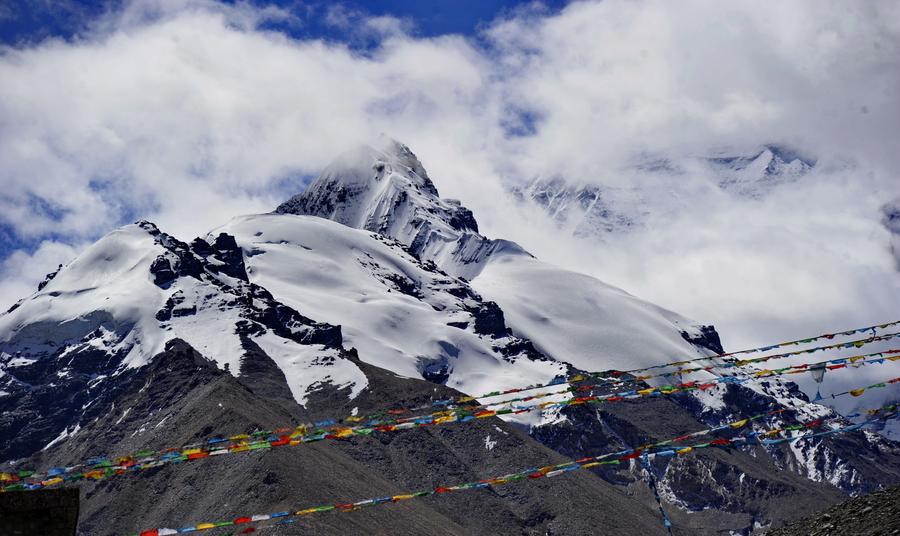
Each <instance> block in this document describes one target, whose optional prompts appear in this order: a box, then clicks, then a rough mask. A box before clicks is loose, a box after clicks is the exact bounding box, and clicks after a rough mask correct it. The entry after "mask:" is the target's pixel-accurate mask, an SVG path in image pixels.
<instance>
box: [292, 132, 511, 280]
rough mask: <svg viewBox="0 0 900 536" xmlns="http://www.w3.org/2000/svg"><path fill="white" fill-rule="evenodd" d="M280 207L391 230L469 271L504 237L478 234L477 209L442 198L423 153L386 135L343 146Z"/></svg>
mask: <svg viewBox="0 0 900 536" xmlns="http://www.w3.org/2000/svg"><path fill="white" fill-rule="evenodd" d="M275 212H276V213H278V214H297V215H309V216H318V217H321V218H327V219H330V220H334V221H336V222H338V223H341V224H343V225H346V226H348V227H354V228H357V229H365V230H368V231H372V232H375V233H378V234H381V235H384V236H388V237H391V238H393V239H395V240H397V241H399V242H401V243H402V244H403V245H405V246H407V247H408V248H409V249H410V250H411V251H412V252H413V253H414V254H416V255H417V256H418V257H419V258H421V259H423V260H431V261H433V262H435V263H436V264H437V265H438V266H440V267H441V268H442V269H444V270H445V271H447V272H450V273H452V274H454V275H458V276H464V277H467V278H471V277H473V276H474V275H475V274H476V273H477V272H478V270H479V266H480V264H481V261H482V260H484V259H485V258H486V257H487V255H489V254H490V253H491V252H492V251H494V250H496V249H497V246H498V244H500V242H501V241H495V240H489V239H487V238H485V237H483V236H481V235H480V234H478V223H477V222H476V221H475V217H474V216H473V215H472V211H471V210H469V209H468V208H466V207H464V206H462V204H460V202H459V201H457V200H455V199H442V198H441V197H440V195H439V194H438V191H437V188H436V187H435V185H434V183H433V182H432V180H431V178H430V177H429V176H428V172H427V171H425V168H424V166H422V163H421V162H420V161H419V159H418V157H416V155H415V154H414V153H413V152H412V151H411V150H410V149H409V147H407V146H406V145H404V144H402V143H400V142H398V141H396V140H393V139H391V138H388V137H386V136H382V137H381V138H379V139H378V140H377V141H376V142H375V143H373V144H372V145H360V146H358V147H356V148H354V149H351V150H349V151H347V152H345V153H342V154H341V155H340V156H338V157H337V158H336V159H335V160H334V161H333V162H332V163H331V164H329V165H328V166H327V167H326V168H325V169H324V170H323V171H322V173H321V174H320V175H319V176H318V177H317V178H316V179H315V180H314V181H313V182H312V183H311V184H310V185H309V187H308V188H307V189H306V190H304V191H303V192H302V193H300V194H297V195H295V196H293V197H292V198H290V199H289V200H287V201H285V202H284V203H282V204H281V205H280V206H279V207H278V208H276V209H275ZM510 245H511V244H509V243H507V242H503V246H504V248H503V249H504V250H507V251H509V250H510V249H516V250H519V251H521V248H518V246H516V247H515V248H509V247H506V246H510Z"/></svg>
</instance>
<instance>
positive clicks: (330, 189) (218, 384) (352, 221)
mask: <svg viewBox="0 0 900 536" xmlns="http://www.w3.org/2000/svg"><path fill="white" fill-rule="evenodd" d="M721 352H722V348H721V343H720V341H719V337H718V334H717V333H716V332H715V329H714V328H712V327H711V326H702V325H700V324H698V323H696V322H694V321H691V320H688V319H686V318H684V317H682V316H680V315H678V314H676V313H673V312H671V311H667V310H665V309H663V308H660V307H658V306H655V305H653V304H651V303H648V302H646V301H644V300H641V299H639V298H637V297H635V296H632V295H630V294H628V293H627V292H625V291H623V290H621V289H618V288H615V287H612V286H609V285H606V284H604V283H603V282H601V281H598V280H596V279H594V278H591V277H588V276H585V275H582V274H578V273H574V272H571V271H567V270H563V269H560V268H557V267H555V266H552V265H550V264H547V263H545V262H542V261H541V260H539V259H536V258H535V257H533V256H532V255H530V254H529V253H528V252H526V251H525V250H524V249H523V248H521V247H520V246H518V245H517V244H515V243H512V242H509V241H505V240H502V239H490V238H487V237H485V236H483V235H481V234H480V233H479V230H478V226H477V223H476V221H475V217H474V215H473V214H472V213H471V212H470V211H469V210H468V209H466V208H465V207H463V206H461V205H460V204H459V203H458V202H454V201H450V200H446V199H442V198H440V196H439V194H438V190H437V188H436V186H435V185H434V183H433V182H432V180H431V179H430V178H429V177H428V175H427V173H426V171H425V169H424V167H423V166H422V164H421V163H420V162H419V161H418V159H417V158H416V157H415V155H414V154H413V153H412V152H411V151H410V150H409V148H407V147H406V146H404V145H402V144H400V143H397V142H395V141H392V140H380V141H379V142H378V143H377V144H376V145H375V146H363V147H359V148H357V149H355V150H353V151H350V152H348V153H346V154H344V155H342V156H341V157H339V158H338V159H337V160H336V161H335V163H333V164H332V165H330V166H328V168H326V169H325V170H324V171H323V173H322V174H321V175H320V176H319V177H318V178H317V179H316V180H315V181H314V182H313V183H312V184H310V186H309V187H308V188H307V189H306V190H305V191H303V192H301V193H300V194H298V195H296V196H294V197H293V198H291V199H290V200H289V201H288V202H286V203H284V204H283V205H281V206H280V207H278V209H277V210H276V211H275V212H274V213H271V214H263V215H251V216H243V217H239V218H236V219H234V220H232V221H230V222H228V223H225V224H224V225H223V226H222V227H219V228H217V229H215V230H213V231H211V232H210V233H209V234H208V235H206V236H205V237H203V238H198V239H195V240H193V241H192V242H190V243H187V242H182V241H180V240H178V239H176V238H175V237H172V236H170V235H168V234H166V233H165V232H163V231H161V230H160V229H158V228H157V227H156V226H155V225H153V224H151V223H149V222H139V223H137V224H133V225H128V226H125V227H122V228H120V229H117V230H115V231H113V232H112V233H110V234H108V235H106V236H105V237H103V238H101V239H100V240H98V241H97V242H96V243H95V244H94V245H93V246H91V247H90V248H88V249H87V250H86V251H84V252H83V253H82V254H81V255H80V256H79V257H78V258H77V259H75V260H73V261H72V262H71V263H69V264H68V265H66V266H63V267H61V268H60V269H59V270H58V271H56V272H54V273H53V274H50V275H48V277H47V279H46V280H45V281H44V282H42V283H41V285H40V287H39V288H38V289H37V291H36V292H35V293H34V294H32V295H31V296H28V297H25V298H23V299H22V300H21V301H20V302H18V303H17V304H16V305H15V306H14V307H12V308H11V309H10V310H9V311H8V312H6V313H5V314H3V315H0V435H2V436H3V437H6V438H11V439H10V440H8V441H4V442H3V444H2V445H0V459H3V460H7V461H8V462H11V463H13V464H14V466H16V467H21V466H23V464H24V465H39V466H49V465H64V464H71V463H74V462H76V461H80V460H81V459H84V458H86V457H89V456H91V455H96V454H100V453H106V454H115V453H123V452H128V451H132V450H137V449H141V448H148V447H149V448H162V447H166V446H173V445H179V444H187V443H190V442H193V441H197V440H199V439H203V438H206V437H208V436H209V435H210V434H214V433H226V434H227V433H237V432H246V431H248V430H251V429H254V428H259V427H263V428H264V427H275V426H283V425H285V424H288V423H295V422H299V421H306V420H310V419H317V418H320V417H334V416H340V415H346V414H347V413H350V412H353V413H354V414H362V413H365V412H369V411H374V410H379V409H384V408H386V407H390V406H395V405H402V404H414V403H422V402H427V401H429V400H434V399H439V398H446V397H447V396H451V395H453V394H455V393H459V392H464V393H468V394H480V393H482V392H485V391H490V390H494V389H502V388H508V387H519V386H524V385H528V384H535V383H545V382H549V381H551V380H553V379H556V378H559V377H560V376H563V375H565V374H568V373H570V372H572V371H574V370H592V371H593V370H607V369H618V370H623V369H631V368H636V367H642V366H648V365H654V364H659V363H665V362H670V361H673V360H680V359H685V358H690V357H696V356H701V355H711V354H713V353H721ZM775 408H792V409H791V410H790V412H787V413H785V414H784V415H783V416H779V417H778V419H779V420H778V421H776V422H773V423H772V424H777V423H778V422H781V423H785V424H790V423H796V422H798V420H802V419H805V418H810V417H817V416H828V417H832V418H834V417H835V415H834V414H833V413H831V412H830V411H829V410H827V408H824V407H821V406H815V405H807V404H806V403H805V399H804V397H803V395H802V393H799V392H798V391H796V389H793V388H792V384H787V383H783V382H779V381H771V382H767V383H766V384H764V385H760V386H756V387H754V388H746V387H740V386H736V385H723V386H721V388H717V389H715V390H712V391H707V392H705V393H701V394H698V395H690V394H685V395H684V396H681V397H671V398H661V399H653V400H638V401H636V402H635V403H633V404H631V403H623V404H616V405H610V406H608V407H604V408H603V409H602V411H601V410H597V409H595V408H593V407H587V406H579V407H571V408H568V409H566V410H563V411H561V412H557V413H556V414H554V415H551V416H550V417H551V418H547V419H544V420H535V421H531V422H530V424H532V425H533V426H530V427H526V428H523V427H516V426H512V425H511V424H510V423H507V422H502V421H500V420H497V419H490V420H485V421H483V422H479V423H477V425H473V426H472V427H468V428H467V427H465V426H462V425H460V426H458V427H434V428H431V429H422V430H415V431H410V432H409V433H404V434H395V435H390V434H385V435H378V434H375V435H373V436H372V437H354V438H352V439H350V440H347V441H340V442H332V443H331V444H330V445H326V446H318V445H311V446H308V447H298V448H304V449H306V450H304V456H293V455H291V454H290V452H287V453H286V452H284V451H279V452H272V453H269V454H267V455H265V456H257V457H250V456H247V457H237V461H234V462H229V463H233V464H234V465H222V464H219V463H220V462H218V461H209V462H203V463H207V464H208V465H206V466H204V465H202V463H198V464H195V465H190V464H189V466H188V467H187V468H186V469H178V468H172V467H164V468H162V469H160V470H158V471H147V472H146V473H145V472H142V473H141V474H140V475H135V476H133V477H130V478H125V477H123V478H122V479H120V480H117V481H115V483H112V482H113V481H110V483H109V484H107V483H106V482H100V483H97V484H93V483H89V484H85V485H86V486H92V487H91V492H90V493H89V494H87V496H86V499H85V503H86V505H85V515H84V516H83V520H84V521H83V528H82V532H83V533H85V534H96V533H108V532H111V531H112V530H118V528H121V526H123V525H124V526H125V528H131V529H136V528H139V527H140V526H141V525H144V523H147V524H152V523H157V524H162V523H165V522H167V521H169V520H171V519H172V518H173V517H177V518H180V519H196V518H197V517H206V516H216V517H221V516H228V515H230V514H231V513H233V511H234V510H233V509H234V507H235V506H234V505H235V503H238V506H241V507H242V508H243V507H247V508H250V507H252V508H261V509H262V508H265V509H269V508H271V507H273V506H274V507H276V508H278V506H277V505H281V506H284V507H285V508H287V507H293V506H297V504H296V502H297V501H298V500H300V499H302V500H303V501H309V502H317V501H325V500H334V499H335V498H336V497H337V498H340V497H358V496H368V495H372V494H381V495H384V494H386V493H392V492H395V491H396V490H397V489H417V488H421V487H422V486H431V485H433V484H434V483H435V482H443V481H451V482H452V481H461V480H465V479H466V478H481V477H483V476H484V475H485V474H494V473H502V472H504V471H508V470H511V469H516V468H520V467H519V466H520V465H526V466H527V465H530V464H533V465H542V464H544V463H546V462H547V460H553V459H561V458H560V455H559V453H562V454H564V455H567V456H576V455H587V454H591V453H595V454H599V453H601V452H606V451H609V450H615V449H617V448H622V447H625V446H629V445H631V446H634V445H637V444H643V443H646V442H649V441H650V440H661V439H664V438H665V437H668V436H671V435H676V434H679V433H683V432H686V431H689V430H690V429H698V428H703V427H706V426H708V425H709V424H713V423H721V422H724V421H726V420H729V419H733V418H734V417H735V416H737V415H747V414H752V413H758V412H760V411H769V410H771V409H775ZM536 440H537V441H536ZM538 441H539V442H540V443H543V445H541V444H540V443H539V442H538ZM546 447H550V448H551V449H553V450H554V451H556V452H553V451H551V450H549V449H548V448H546ZM16 459H24V460H18V461H16ZM216 464H219V465H216ZM205 467H209V468H213V469H210V470H206V469H205ZM622 469H623V470H614V469H605V470H603V471H599V472H597V473H596V474H591V473H586V474H583V475H579V476H576V477H573V478H574V480H573V481H572V484H571V487H565V488H562V491H560V492H558V493H555V494H550V495H552V496H548V495H547V494H545V493H543V492H542V491H541V489H540V488H537V487H530V486H526V487H522V488H510V491H508V492H507V491H502V490H501V491H498V493H497V494H496V496H495V495H493V494H492V495H491V497H489V498H487V499H485V498H484V497H482V496H479V495H471V496H466V495H464V494H461V495H459V498H458V499H457V498H451V499H449V500H448V501H449V502H447V503H441V502H439V501H436V502H435V504H433V505H431V504H428V505H423V506H413V507H412V509H410V510H408V511H404V512H403V513H400V514H397V515H398V516H399V517H398V518H396V519H399V520H400V521H401V522H402V523H403V524H404V525H403V527H405V528H404V529H403V530H405V531H406V532H403V531H401V532H402V533H409V534H421V533H447V534H459V533H510V532H523V533H526V534H546V533H567V534H581V533H588V532H590V531H591V530H592V529H591V527H596V526H603V527H606V528H608V529H609V530H610V531H616V532H619V533H623V534H629V533H633V534H637V533H640V534H654V533H659V534H662V533H663V529H662V528H661V527H660V525H659V524H658V522H656V520H655V519H654V514H653V511H654V508H655V503H654V502H653V498H652V494H650V493H649V489H648V488H647V487H646V485H645V484H644V483H643V480H642V477H640V476H637V475H635V474H632V473H631V472H630V469H633V467H632V466H631V465H626V464H623V468H622ZM782 469H788V470H787V471H781V470H782ZM654 472H655V473H657V477H658V478H659V479H660V482H661V486H662V490H663V491H664V495H665V500H666V502H667V504H668V508H669V509H670V510H671V511H672V517H673V519H674V520H675V522H676V524H680V526H682V527H692V530H693V532H694V533H698V534H718V533H720V532H722V531H723V530H731V531H733V532H734V533H744V534H747V533H750V532H752V531H753V530H755V529H756V528H758V527H761V526H767V525H768V524H771V523H780V522H782V521H784V520H789V519H794V518H796V516H798V515H800V514H802V513H804V512H809V511H812V510H814V508H816V507H817V506H819V505H821V504H822V503H825V504H828V503H831V502H835V501H837V500H839V499H840V497H841V493H842V492H858V491H865V490H868V489H872V488H873V487H877V486H879V485H883V484H885V483H890V482H893V481H896V480H897V479H898V478H900V476H898V475H900V449H898V448H897V446H896V445H895V444H893V443H891V442H888V441H886V440H884V439H883V438H880V437H878V436H875V435H867V434H864V433H862V432H859V433H855V434H849V435H847V436H842V438H841V439H839V440H837V439H836V440H826V441H820V442H816V443H815V444H814V445H811V446H809V447H808V448H807V449H806V450H797V451H793V450H790V449H778V448H774V447H773V448H771V449H768V448H765V449H764V448H762V447H760V448H758V449H757V450H753V451H749V452H739V451H735V452H731V453H725V452H715V451H713V452H710V453H707V454H701V455H699V456H697V457H695V458H691V459H681V458H679V459H677V460H675V461H672V462H666V461H664V460H660V461H659V462H657V463H655V465H654ZM235 475H236V476H235ZM260 475H262V476H260ZM598 476H599V477H600V478H597V477H598ZM745 479H746V482H745ZM235 482H240V483H241V484H240V485H235ZM297 482H303V483H304V485H303V486H298V485H297V484H296V483H297ZM306 484H309V485H306ZM148 490H149V491H148ZM391 490H393V491H391ZM728 494H731V495H728ZM726 495H728V497H726ZM148 496H152V497H154V499H155V500H153V501H146V500H136V499H137V498H146V497H148ZM196 497H202V500H195V498H196ZM454 497H455V496H454ZM789 497H794V498H797V497H800V498H801V499H797V500H795V502H794V508H793V509H785V508H783V507H782V506H783V504H784V503H785V499H786V498H789ZM229 504H231V505H232V506H229ZM596 504H602V505H603V506H604V508H600V509H598V508H592V507H591V505H594V506H596ZM713 510H714V511H713ZM110 512H116V513H115V514H110ZM123 512H125V513H123ZM365 512H372V513H359V515H360V516H369V517H360V518H356V519H358V520H359V521H353V520H351V521H346V522H337V521H333V520H331V518H326V517H319V518H310V520H309V521H304V523H308V525H306V526H305V528H306V530H309V531H311V532H316V533H328V534H338V533H364V532H365V531H366V530H368V529H369V528H371V526H372V523H387V522H389V519H388V517H390V516H391V515H393V514H390V513H387V514H382V513H380V512H381V511H380V510H378V509H369V510H366V511H365ZM609 512H615V513H616V515H614V516H611V515H608V513H609ZM354 515H357V513H354V514H348V515H347V516H345V517H343V518H341V519H345V518H346V519H350V518H352V516H354ZM385 516H388V517H385ZM698 520H699V521H698ZM138 522H140V523H138ZM344 523H346V524H344ZM273 533H274V534H280V533H279V532H277V531H275V532H273Z"/></svg>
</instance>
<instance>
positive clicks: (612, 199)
mask: <svg viewBox="0 0 900 536" xmlns="http://www.w3.org/2000/svg"><path fill="white" fill-rule="evenodd" d="M511 192H512V195H513V197H514V198H515V199H516V200H517V201H519V202H520V203H523V202H531V203H534V204H535V205H537V206H538V207H540V208H542V209H543V210H544V211H546V212H547V215H549V216H550V217H551V218H552V219H553V221H555V222H556V223H557V224H558V225H559V226H560V227H561V228H563V229H566V230H570V231H571V233H572V234H573V235H574V236H577V237H591V236H597V235H602V234H604V233H612V232H626V231H629V230H631V229H632V228H633V227H636V226H640V225H641V219H642V218H643V216H645V215H646V213H645V211H644V210H643V209H640V208H639V207H640V206H641V205H642V203H641V202H640V201H641V197H642V196H641V195H640V192H639V191H638V190H634V189H623V188H614V187H611V186H604V185H597V184H586V185H576V184H570V183H567V182H566V180H565V179H563V178H562V177H558V176H557V177H552V178H550V179H542V178H538V179H535V180H533V181H532V182H531V183H530V184H528V185H527V186H525V187H514V188H513V189H512V190H511Z"/></svg>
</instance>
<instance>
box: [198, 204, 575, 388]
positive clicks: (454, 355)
mask: <svg viewBox="0 0 900 536" xmlns="http://www.w3.org/2000/svg"><path fill="white" fill-rule="evenodd" d="M220 232H224V233H227V234H229V235H233V236H234V237H235V238H236V240H237V242H238V244H239V245H240V246H241V248H243V250H244V251H245V255H246V263H247V266H248V268H247V271H248V275H249V277H250V281H252V282H254V283H257V284H259V285H260V286H263V287H265V288H266V289H268V290H269V291H271V292H272V293H273V294H274V295H275V296H276V298H277V299H278V300H279V301H280V302H282V303H284V304H286V305H289V306H291V307H293V308H295V309H298V310H301V311H304V313H305V314H309V315H311V316H312V317H314V318H316V319H318V320H322V321H325V322H328V323H331V324H340V325H341V329H342V332H343V335H344V343H345V345H346V346H348V347H354V348H356V349H357V350H359V354H360V358H361V359H362V360H363V361H366V362H368V363H372V364H374V365H377V366H379V367H382V368H386V369H388V370H392V371H394V372H396V373H398V374H401V375H403V376H407V377H415V378H418V377H426V378H429V379H432V380H435V381H440V382H441V383H444V382H446V384H447V385H450V386H452V387H455V388H457V389H460V390H462V391H465V392H468V393H478V392H485V391H489V390H492V389H494V388H497V387H514V386H519V385H522V384H529V383H537V382H541V383H543V382H547V381H549V380H551V379H552V378H554V377H555V376H557V375H560V374H564V373H565V372H566V367H565V365H563V364H561V363H558V362H553V361H550V360H547V359H546V358H544V357H543V356H541V355H539V354H538V353H536V352H534V351H533V349H532V348H531V346H530V345H529V344H527V343H526V342H525V341H522V340H520V339H516V338H515V337H513V336H511V335H509V334H508V333H507V331H506V327H505V326H504V324H503V313H502V312H500V310H499V309H497V307H496V305H494V304H491V303H485V302H484V300H482V299H481V297H480V296H478V295H477V294H476V293H474V292H473V291H472V290H471V288H469V286H468V285H467V284H466V283H465V282H464V281H461V280H459V279H457V278H455V277H452V276H450V275H447V274H446V273H443V272H441V271H439V270H437V269H436V267H435V266H434V264H433V263H423V262H422V261H420V260H418V259H416V258H415V257H413V256H412V255H411V254H410V253H408V252H407V251H406V250H405V248H404V247H403V246H402V245H401V244H399V243H397V242H396V241H394V240H392V239H388V238H384V237H382V236H379V235H377V234H375V233H371V232H368V231H362V230H358V229H352V228H350V227H347V226H345V225H341V224H339V223H335V222H333V221H329V220H326V219H322V218H317V217H312V216H294V215H287V214H269V215H260V216H246V217H241V218H237V219H235V220H233V221H232V222H231V223H229V224H227V225H225V226H224V227H221V228H219V229H216V230H215V231H214V232H213V235H215V234H218V233H220Z"/></svg>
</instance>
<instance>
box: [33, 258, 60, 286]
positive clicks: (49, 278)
mask: <svg viewBox="0 0 900 536" xmlns="http://www.w3.org/2000/svg"><path fill="white" fill-rule="evenodd" d="M60 270H62V264H60V265H59V266H57V267H56V270H55V271H53V272H50V273H49V274H47V275H46V276H45V277H44V280H43V281H41V282H40V283H38V290H43V289H44V287H46V286H47V283H49V282H50V281H52V280H53V278H54V277H56V274H58V273H59V271H60Z"/></svg>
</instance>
